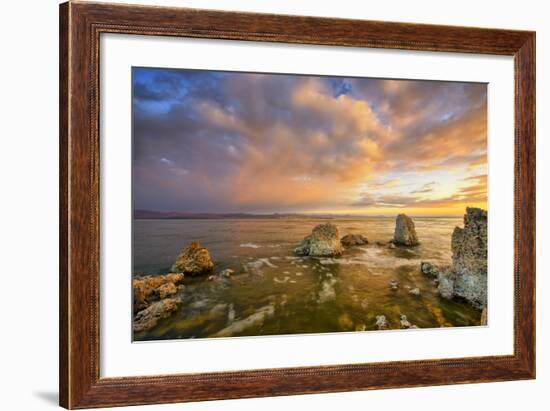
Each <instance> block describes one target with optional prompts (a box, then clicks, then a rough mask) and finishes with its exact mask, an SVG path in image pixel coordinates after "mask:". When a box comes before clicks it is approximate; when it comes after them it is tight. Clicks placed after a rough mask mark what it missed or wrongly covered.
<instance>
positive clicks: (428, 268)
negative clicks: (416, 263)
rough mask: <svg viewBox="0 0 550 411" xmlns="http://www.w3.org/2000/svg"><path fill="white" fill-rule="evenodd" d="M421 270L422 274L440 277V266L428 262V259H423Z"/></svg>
mask: <svg viewBox="0 0 550 411" xmlns="http://www.w3.org/2000/svg"><path fill="white" fill-rule="evenodd" d="M420 271H422V274H425V275H427V276H429V277H434V278H437V277H439V268H438V267H437V266H436V265H434V264H432V263H428V262H426V261H422V262H421V263H420Z"/></svg>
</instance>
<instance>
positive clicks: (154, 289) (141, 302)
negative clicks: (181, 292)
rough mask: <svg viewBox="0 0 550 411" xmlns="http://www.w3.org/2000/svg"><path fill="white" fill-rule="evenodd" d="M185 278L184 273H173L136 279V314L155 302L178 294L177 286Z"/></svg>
mask: <svg viewBox="0 0 550 411" xmlns="http://www.w3.org/2000/svg"><path fill="white" fill-rule="evenodd" d="M184 277H185V276H184V275H183V274H182V273H172V274H166V275H156V276H146V277H136V278H134V279H133V280H132V288H133V292H134V313H136V312H138V311H140V310H143V309H145V308H147V307H148V306H149V304H150V303H151V302H153V301H156V300H158V299H163V298H165V297H167V296H168V295H173V294H176V293H177V287H176V285H178V284H179V283H181V282H182V281H183V279H184Z"/></svg>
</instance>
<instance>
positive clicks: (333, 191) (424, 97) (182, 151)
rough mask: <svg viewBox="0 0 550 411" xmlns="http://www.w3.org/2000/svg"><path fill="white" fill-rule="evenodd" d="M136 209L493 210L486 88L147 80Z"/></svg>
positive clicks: (138, 135) (168, 75)
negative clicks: (490, 205) (489, 203)
mask: <svg viewBox="0 0 550 411" xmlns="http://www.w3.org/2000/svg"><path fill="white" fill-rule="evenodd" d="M133 150H134V170H133V171H134V174H133V175H134V181H133V187H134V208H135V209H147V210H158V211H188V212H215V213H223V212H252V213H272V212H281V213H284V212H303V213H346V214H365V215H369V214H392V215H393V214H395V213H396V210H399V211H400V212H401V211H405V212H409V213H411V214H425V215H442V214H447V215H451V214H462V213H463V212H464V207H465V206H466V205H472V206H481V207H486V201H487V157H486V156H487V94H486V85H485V84H475V83H456V82H433V81H408V80H380V79H367V78H339V77H315V76H295V75H273V74H253V73H225V72H211V71H190V70H163V69H148V68H134V72H133Z"/></svg>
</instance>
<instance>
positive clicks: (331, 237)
mask: <svg viewBox="0 0 550 411" xmlns="http://www.w3.org/2000/svg"><path fill="white" fill-rule="evenodd" d="M342 251H343V250H342V244H341V243H340V233H339V232H338V227H336V226H335V225H334V224H331V223H326V224H319V225H318V226H316V227H315V228H314V229H313V231H312V232H311V234H310V235H308V236H307V237H305V238H304V239H303V240H302V242H301V243H300V244H299V245H298V247H296V248H295V249H294V253H295V254H297V255H300V256H306V255H309V256H315V257H335V256H339V255H341V254H342Z"/></svg>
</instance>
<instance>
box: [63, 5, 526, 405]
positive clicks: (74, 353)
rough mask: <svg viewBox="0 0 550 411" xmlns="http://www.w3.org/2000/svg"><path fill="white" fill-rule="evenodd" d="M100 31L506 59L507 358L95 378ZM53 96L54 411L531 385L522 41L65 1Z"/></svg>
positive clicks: (454, 30) (490, 33)
mask: <svg viewBox="0 0 550 411" xmlns="http://www.w3.org/2000/svg"><path fill="white" fill-rule="evenodd" d="M101 33H127V34H140V35H162V36H175V37H201V38H211V39H232V40H243V41H249V40H255V41H273V42H287V43H301V44H319V45H332V46H353V47H379V48H390V49H404V50H420V51H439V52H463V53H485V54H499V55H509V56H514V60H515V85H516V90H515V155H516V164H515V222H514V224H515V238H514V245H515V247H514V248H515V257H514V258H515V263H514V264H515V270H514V273H515V274H514V275H515V277H514V282H515V304H514V305H515V312H514V338H515V339H514V354H513V355H510V356H498V357H478V358H461V359H452V360H431V361H408V362H390V363H379V364H355V365H334V366H325V367H301V368H284V369H271V370H243V371H238V372H218V373H203V374H181V375H167V376H155V377H147V376H144V377H124V378H100V373H99V350H100V348H101V347H100V344H99V298H100V295H99V252H100V250H99V230H100V222H99V143H100V139H99V121H100V119H99V106H98V105H99V49H100V34H101ZM59 92H60V105H61V107H60V122H59V123H60V213H59V214H60V247H59V249H60V273H59V274H60V278H59V282H60V364H59V366H60V379H59V380H60V396H59V398H60V404H61V405H62V406H64V407H66V408H91V407H99V406H122V405H132V404H151V403H171V402H183V401H199V400H210V399H223V398H245V397H258V396H274V395H289V394H305V393H315V392H335V391H352V390H367V389H382V388H396V387H412V386H422V385H441V384H461V383H469V382H488V381H504V380H516V379H528V378H534V376H535V34H534V33H533V32H526V31H513V30H494V29H481V28H465V27H448V26H433V25H420V24H404V23H386V22H377V21H356V20H345V19H328V18H313V17H297V16H278V15H266V14H253V13H229V12H218V11H206V10H193V9H181V8H164V7H162V8H161V7H150V6H129V5H111V4H104V3H101V4H94V3H80V2H70V3H65V4H62V5H61V6H60V89H59ZM183 371H184V370H183Z"/></svg>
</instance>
